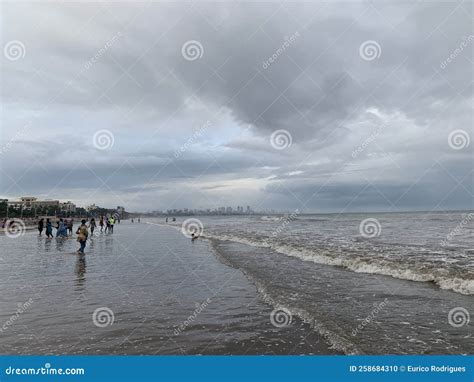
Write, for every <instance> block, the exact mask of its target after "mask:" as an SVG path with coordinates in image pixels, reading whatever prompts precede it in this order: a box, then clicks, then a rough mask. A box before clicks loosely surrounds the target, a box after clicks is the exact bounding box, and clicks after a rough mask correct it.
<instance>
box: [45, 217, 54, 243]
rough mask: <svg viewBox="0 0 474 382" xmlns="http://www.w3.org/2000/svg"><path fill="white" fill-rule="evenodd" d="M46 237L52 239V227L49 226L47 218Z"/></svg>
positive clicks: (49, 222)
mask: <svg viewBox="0 0 474 382" xmlns="http://www.w3.org/2000/svg"><path fill="white" fill-rule="evenodd" d="M46 237H47V238H48V239H52V238H53V225H52V224H51V221H50V220H49V218H47V219H46Z"/></svg>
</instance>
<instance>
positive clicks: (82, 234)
mask: <svg viewBox="0 0 474 382" xmlns="http://www.w3.org/2000/svg"><path fill="white" fill-rule="evenodd" d="M81 223H82V224H81V225H80V226H79V228H78V229H77V231H76V234H77V241H78V242H79V244H80V245H81V247H80V248H79V250H78V251H77V252H80V253H82V254H84V249H85V248H86V242H87V238H88V236H89V231H88V230H87V226H86V220H85V219H82V221H81Z"/></svg>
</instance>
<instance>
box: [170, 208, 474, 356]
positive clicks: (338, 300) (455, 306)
mask: <svg viewBox="0 0 474 382" xmlns="http://www.w3.org/2000/svg"><path fill="white" fill-rule="evenodd" d="M199 219H200V220H201V221H202V223H203V226H204V231H203V235H204V236H205V237H207V238H209V239H210V240H212V241H213V242H214V246H215V248H216V250H217V252H218V253H220V255H221V256H222V257H223V258H225V259H227V261H229V263H231V264H232V265H233V266H234V267H236V268H237V269H241V270H242V271H243V272H245V274H246V275H247V276H248V277H249V279H251V280H252V282H253V283H254V284H255V285H257V286H258V288H259V291H260V293H261V294H262V295H263V296H264V297H265V298H266V299H267V300H270V301H271V302H272V303H273V304H274V305H282V306H285V307H287V308H288V309H289V310H290V311H291V312H292V313H293V315H294V316H298V317H301V318H304V319H305V320H306V321H307V322H310V323H311V324H312V325H313V326H314V328H315V330H316V331H317V332H319V333H320V334H321V335H323V336H324V338H325V339H326V340H327V342H329V343H331V344H332V345H333V346H334V347H335V348H336V349H339V350H342V351H344V352H346V353H369V354H385V353H395V354H420V353H429V354H433V353H435V354H467V353H472V349H474V337H473V331H472V322H471V316H472V315H473V314H474V313H473V312H474V309H473V308H474V296H473V295H472V294H473V293H474V289H473V285H474V251H473V248H474V243H473V239H474V230H473V223H474V222H473V219H472V215H469V212H453V213H406V214H405V213H400V214H371V215H368V214H345V215H298V214H294V215H292V216H286V217H284V216H279V217H276V216H267V217H260V216H235V217H202V218H199ZM366 219H376V224H377V225H378V227H377V230H378V233H379V234H378V235H375V236H374V237H363V235H362V234H361V231H360V224H361V222H362V221H364V220H366ZM181 220H184V219H181ZM175 226H176V227H175V228H177V229H180V228H181V222H180V221H178V222H177V223H176V224H175ZM456 227H460V228H458V229H456ZM451 232H454V233H455V234H450V233H451ZM447 238H449V239H447ZM446 239H447V240H446ZM443 240H446V242H443ZM450 318H451V320H450ZM456 320H457V321H456ZM450 322H451V323H450Z"/></svg>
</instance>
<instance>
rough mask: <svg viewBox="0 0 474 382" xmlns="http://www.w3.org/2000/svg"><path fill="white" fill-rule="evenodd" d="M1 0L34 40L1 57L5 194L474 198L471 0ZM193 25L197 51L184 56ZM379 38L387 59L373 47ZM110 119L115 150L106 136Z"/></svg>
mask: <svg viewBox="0 0 474 382" xmlns="http://www.w3.org/2000/svg"><path fill="white" fill-rule="evenodd" d="M3 8H4V12H3V15H2V19H3V20H2V21H3V29H4V33H3V40H4V45H5V44H6V43H7V42H8V41H11V40H18V41H21V42H22V43H23V44H24V46H25V48H26V54H25V56H24V57H23V58H22V59H20V60H15V61H12V60H9V59H8V57H5V55H4V57H3V58H2V69H1V70H2V88H3V92H2V108H3V114H2V126H3V127H2V136H1V137H2V147H3V149H2V153H1V154H0V155H1V163H2V165H1V171H2V172H1V175H0V176H1V178H0V195H2V196H5V197H11V198H13V197H16V196H19V195H22V194H24V193H27V194H38V195H40V196H48V197H56V198H65V199H72V200H76V201H77V202H79V203H83V202H85V201H88V200H89V199H90V200H93V201H94V198H97V200H98V201H99V202H100V203H103V204H104V205H107V206H113V205H116V204H126V205H127V206H129V208H132V209H140V210H148V209H167V208H176V207H199V206H200V207H213V206H214V204H217V203H223V204H232V205H236V204H252V205H253V206H254V207H258V206H261V207H264V208H275V209H288V208H294V207H296V208H298V207H300V208H301V207H303V206H304V208H306V210H307V211H313V210H321V209H324V210H336V211H339V210H343V209H344V210H349V211H350V210H364V209H365V210H396V209H431V208H447V209H449V208H472V207H473V205H472V193H473V183H472V147H473V146H474V145H473V144H472V143H471V145H470V146H468V147H465V148H464V149H462V150H454V149H452V148H451V147H450V146H449V144H448V136H449V133H450V132H451V131H453V130H455V129H462V130H464V131H466V132H467V134H468V135H469V136H470V138H471V139H473V138H474V135H473V129H472V81H471V79H472V67H473V66H472V49H473V46H474V36H472V30H471V22H472V10H471V9H470V7H469V6H468V5H467V4H464V3H462V2H455V1H450V2H443V3H440V2H436V3H435V2H433V3H429V2H425V3H416V4H400V3H399V2H388V3H367V2H354V3H348V4H346V3H345V4H344V6H343V7H342V6H340V4H337V3H334V4H329V3H314V4H311V3H285V2H283V3H255V4H254V3H227V2H218V3H207V2H206V3H197V4H191V3H181V4H177V3H174V4H173V3H113V4H107V3H81V4H62V3H61V4H59V3H41V4H38V3H35V4H27V3H6V4H4V5H3ZM471 36H472V38H471ZM190 40H196V41H198V42H199V43H200V44H201V45H202V48H203V51H202V57H200V58H199V59H197V60H186V59H185V58H184V57H183V55H182V51H181V49H182V46H183V44H185V43H186V42H187V41H190ZM369 40H373V41H376V42H377V44H378V45H379V46H380V49H381V51H380V52H379V53H380V56H379V57H378V58H376V59H374V60H365V59H363V57H361V55H360V51H359V48H360V46H361V44H362V43H364V42H365V41H369ZM271 57H273V58H272V62H269V59H270V58H271ZM450 57H454V58H450ZM448 59H449V61H450V62H446V60H448ZM207 121H209V124H208V125H206V123H207ZM203 126H207V127H205V128H203ZM200 128H201V129H202V131H201V133H200V134H196V132H197V131H200V130H199V129H200ZM101 129H107V130H109V131H110V132H111V133H112V134H113V137H114V145H113V147H111V148H110V149H108V150H98V149H97V148H96V147H94V145H93V141H92V139H93V136H94V134H95V132H97V131H98V130H101ZM278 129H284V130H287V131H288V132H289V133H290V134H291V138H292V144H291V146H290V147H288V148H286V149H284V150H276V149H275V148H274V147H272V145H271V143H270V136H271V134H272V132H274V131H275V130H278ZM19 132H21V134H19ZM177 150H178V151H179V152H180V154H179V156H178V157H176V155H175V153H176V152H177ZM354 151H356V155H354V154H353V153H354ZM456 180H457V181H458V182H459V181H461V182H462V185H459V184H458V183H456ZM58 184H59V186H57V185H58ZM407 190H408V191H407ZM449 192H451V194H450V195H448V196H446V195H447V194H448V193H449Z"/></svg>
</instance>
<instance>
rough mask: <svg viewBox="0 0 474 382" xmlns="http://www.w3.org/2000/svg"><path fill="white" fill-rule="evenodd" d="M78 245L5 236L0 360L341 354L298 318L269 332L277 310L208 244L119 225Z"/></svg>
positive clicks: (0, 245) (1, 239) (1, 240)
mask: <svg viewBox="0 0 474 382" xmlns="http://www.w3.org/2000/svg"><path fill="white" fill-rule="evenodd" d="M77 248H78V243H77V242H76V241H75V240H74V239H67V240H62V239H56V238H55V239H52V240H47V239H45V238H44V236H43V237H38V236H37V234H36V233H35V232H33V231H31V232H30V231H29V232H26V233H25V234H24V235H23V236H21V237H18V238H15V239H12V238H8V237H7V236H5V235H0V290H1V292H2V293H1V298H0V329H1V331H0V353H2V354H301V353H334V350H330V349H329V346H328V345H327V344H326V343H325V341H324V340H323V339H322V337H320V336H319V335H317V334H316V333H315V332H314V331H313V330H312V329H311V328H310V326H309V325H308V324H304V323H303V322H302V321H300V320H294V321H293V323H292V324H291V325H288V326H287V327H283V328H277V327H275V326H274V325H272V324H271V320H270V315H271V312H272V310H273V307H272V306H271V305H269V304H267V303H265V302H264V301H263V300H261V299H260V298H259V295H258V293H257V289H256V287H255V286H254V285H253V284H252V283H251V282H249V280H248V279H247V278H246V277H245V276H244V275H243V274H242V272H240V271H239V270H237V269H235V268H232V267H229V266H228V265H225V264H223V263H222V262H221V261H220V260H219V259H218V257H217V256H216V255H215V253H214V252H213V251H212V248H211V247H210V243H209V242H207V241H201V240H198V241H195V242H194V243H191V241H190V240H189V239H187V238H185V237H184V236H183V235H182V234H181V233H180V232H177V231H176V230H174V229H172V228H163V227H157V226H154V225H147V224H143V223H142V224H137V223H135V224H131V223H129V222H122V223H121V224H120V225H116V227H115V233H114V234H112V235H105V234H102V235H99V236H97V237H94V238H92V239H91V240H89V241H88V245H87V247H86V255H85V256H78V255H77V254H76V253H75V251H76V250H77ZM208 299H209V300H208ZM95 311H97V315H96V316H95V317H96V319H95V323H94V318H93V317H94V316H93V315H94V312H95Z"/></svg>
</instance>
